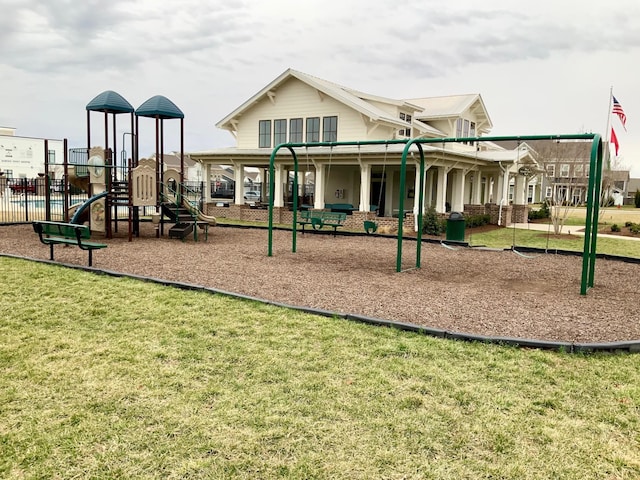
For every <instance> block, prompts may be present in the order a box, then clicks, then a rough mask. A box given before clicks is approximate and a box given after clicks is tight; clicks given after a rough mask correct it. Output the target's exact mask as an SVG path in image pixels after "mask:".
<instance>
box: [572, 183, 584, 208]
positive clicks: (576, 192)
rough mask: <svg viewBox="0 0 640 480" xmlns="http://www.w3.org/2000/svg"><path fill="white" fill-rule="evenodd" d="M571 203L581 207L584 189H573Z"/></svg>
mask: <svg viewBox="0 0 640 480" xmlns="http://www.w3.org/2000/svg"><path fill="white" fill-rule="evenodd" d="M571 203H572V204H574V205H580V204H581V203H582V188H580V187H577V188H574V189H573V195H572V198H571Z"/></svg>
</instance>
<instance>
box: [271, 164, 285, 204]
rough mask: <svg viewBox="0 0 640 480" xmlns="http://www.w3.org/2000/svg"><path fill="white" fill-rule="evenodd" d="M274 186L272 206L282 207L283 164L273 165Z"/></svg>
mask: <svg viewBox="0 0 640 480" xmlns="http://www.w3.org/2000/svg"><path fill="white" fill-rule="evenodd" d="M274 170H275V175H274V176H275V178H274V180H275V188H274V192H273V206H274V207H284V197H283V194H282V192H283V182H284V181H285V174H284V166H283V165H279V164H276V165H275V168H274Z"/></svg>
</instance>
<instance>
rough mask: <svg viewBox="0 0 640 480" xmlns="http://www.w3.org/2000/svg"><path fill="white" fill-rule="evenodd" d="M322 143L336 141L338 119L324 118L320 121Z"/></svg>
mask: <svg viewBox="0 0 640 480" xmlns="http://www.w3.org/2000/svg"><path fill="white" fill-rule="evenodd" d="M322 141H323V142H337V141H338V117H324V118H323V119H322Z"/></svg>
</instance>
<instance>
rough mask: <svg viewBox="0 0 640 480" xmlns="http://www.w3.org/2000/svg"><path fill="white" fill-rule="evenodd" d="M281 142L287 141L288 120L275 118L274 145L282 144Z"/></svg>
mask: <svg viewBox="0 0 640 480" xmlns="http://www.w3.org/2000/svg"><path fill="white" fill-rule="evenodd" d="M281 143H287V121H286V120H274V121H273V145H274V146H275V145H280V144H281Z"/></svg>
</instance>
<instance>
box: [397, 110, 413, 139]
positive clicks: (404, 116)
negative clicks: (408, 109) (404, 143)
mask: <svg viewBox="0 0 640 480" xmlns="http://www.w3.org/2000/svg"><path fill="white" fill-rule="evenodd" d="M400 120H403V121H405V122H407V123H408V124H409V125H411V115H409V114H408V113H402V112H401V113H400ZM398 135H399V136H401V137H410V136H411V128H410V127H407V128H401V129H400V130H398Z"/></svg>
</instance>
